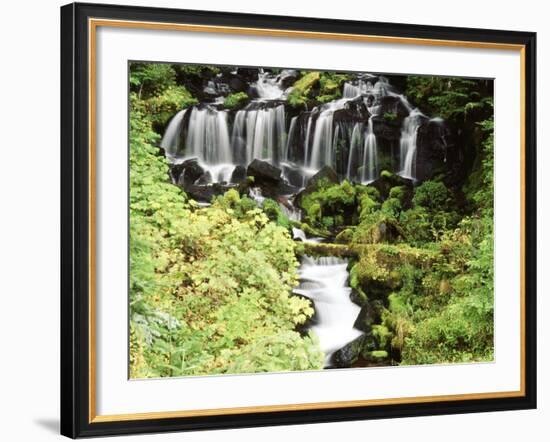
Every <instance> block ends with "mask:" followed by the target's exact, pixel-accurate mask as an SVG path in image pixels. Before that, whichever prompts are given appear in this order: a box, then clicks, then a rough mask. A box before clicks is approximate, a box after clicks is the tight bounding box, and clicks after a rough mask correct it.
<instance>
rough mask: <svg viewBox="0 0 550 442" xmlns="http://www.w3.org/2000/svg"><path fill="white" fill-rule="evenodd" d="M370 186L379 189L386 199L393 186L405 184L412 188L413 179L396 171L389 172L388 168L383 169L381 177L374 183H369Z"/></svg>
mask: <svg viewBox="0 0 550 442" xmlns="http://www.w3.org/2000/svg"><path fill="white" fill-rule="evenodd" d="M369 186H371V187H374V188H375V189H377V190H378V192H380V196H381V197H382V199H384V200H385V199H387V198H388V196H389V194H390V190H391V189H392V188H393V187H397V186H405V187H408V188H411V189H412V187H413V181H412V180H410V179H408V178H403V177H401V176H399V175H397V174H395V173H391V172H388V171H387V170H383V171H382V172H381V173H380V177H379V178H377V179H376V180H374V181H373V182H372V183H369Z"/></svg>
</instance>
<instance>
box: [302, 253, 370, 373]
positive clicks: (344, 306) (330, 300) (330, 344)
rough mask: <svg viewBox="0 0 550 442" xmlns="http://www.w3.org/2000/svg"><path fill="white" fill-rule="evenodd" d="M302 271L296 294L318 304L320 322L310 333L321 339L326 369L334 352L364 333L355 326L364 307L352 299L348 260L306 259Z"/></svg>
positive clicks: (329, 258)
mask: <svg viewBox="0 0 550 442" xmlns="http://www.w3.org/2000/svg"><path fill="white" fill-rule="evenodd" d="M299 272H300V285H299V287H298V289H296V290H295V292H296V293H298V294H301V295H303V296H305V297H307V298H309V299H311V300H312V301H313V303H314V305H315V312H316V316H317V323H316V324H315V325H313V326H312V327H311V329H310V330H311V331H313V333H315V334H316V335H317V337H318V338H319V343H320V347H321V350H322V351H323V352H324V353H325V367H329V366H330V365H331V357H332V355H333V353H334V352H335V351H337V350H339V349H341V348H342V347H344V346H345V345H346V344H348V343H350V342H351V341H353V340H354V339H356V338H358V337H359V336H361V334H362V332H361V331H360V330H358V329H356V328H354V327H353V324H354V323H355V320H356V319H357V316H358V315H359V312H360V310H361V308H360V307H359V306H357V305H355V304H354V303H353V302H351V300H350V296H349V295H350V293H351V288H350V287H349V286H348V283H347V281H348V271H347V261H346V260H345V259H341V258H334V257H321V258H312V257H310V256H304V257H303V258H302V265H301V266H300V271H299Z"/></svg>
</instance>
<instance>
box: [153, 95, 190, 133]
mask: <svg viewBox="0 0 550 442" xmlns="http://www.w3.org/2000/svg"><path fill="white" fill-rule="evenodd" d="M144 103H145V109H146V111H147V113H148V114H149V115H151V121H152V123H153V127H154V128H155V129H156V130H158V131H159V132H160V133H162V132H163V128H164V126H166V124H168V121H169V120H170V118H172V116H174V114H175V113H176V112H178V111H179V110H181V109H184V108H186V107H189V106H191V105H193V104H197V103H198V101H197V100H196V98H194V97H193V96H192V95H191V94H190V93H189V91H188V90H187V89H186V88H185V87H183V86H171V87H169V88H168V89H166V90H165V91H164V92H163V93H162V95H159V96H154V97H151V98H149V99H147V100H145V102H144Z"/></svg>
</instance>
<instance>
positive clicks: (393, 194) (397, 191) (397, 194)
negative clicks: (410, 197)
mask: <svg viewBox="0 0 550 442" xmlns="http://www.w3.org/2000/svg"><path fill="white" fill-rule="evenodd" d="M406 191H407V188H406V187H405V186H394V187H392V188H391V189H390V194H389V197H390V198H397V199H398V200H399V201H401V202H403V199H404V198H405V193H406Z"/></svg>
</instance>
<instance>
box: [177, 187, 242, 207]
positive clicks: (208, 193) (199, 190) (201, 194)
mask: <svg viewBox="0 0 550 442" xmlns="http://www.w3.org/2000/svg"><path fill="white" fill-rule="evenodd" d="M231 188H232V187H231V186H224V185H221V184H218V183H214V184H209V185H206V186H205V185H197V184H193V185H191V186H189V187H187V188H186V189H185V193H186V194H187V195H188V196H189V197H191V198H193V199H194V200H195V201H201V202H206V203H210V202H211V201H212V198H213V197H214V196H217V195H223V194H224V193H225V192H227V191H228V190H229V189H231Z"/></svg>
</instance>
